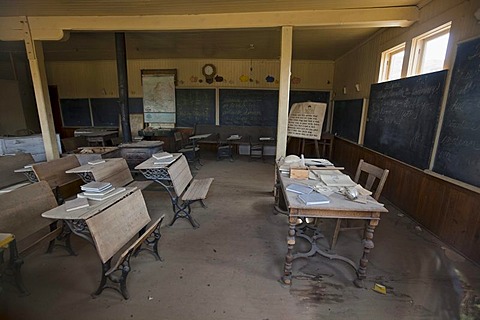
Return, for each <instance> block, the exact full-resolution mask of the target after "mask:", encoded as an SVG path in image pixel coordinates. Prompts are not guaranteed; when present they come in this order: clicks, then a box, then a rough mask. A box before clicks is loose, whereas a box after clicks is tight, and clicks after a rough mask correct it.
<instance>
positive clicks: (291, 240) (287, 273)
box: [282, 217, 297, 285]
mask: <svg viewBox="0 0 480 320" xmlns="http://www.w3.org/2000/svg"><path fill="white" fill-rule="evenodd" d="M296 224H297V218H294V217H288V237H287V248H288V250H287V255H286V256H285V267H284V272H283V277H282V282H283V283H284V284H286V285H291V284H292V263H293V247H294V246H295V225H296Z"/></svg>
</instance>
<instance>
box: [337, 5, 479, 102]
mask: <svg viewBox="0 0 480 320" xmlns="http://www.w3.org/2000/svg"><path fill="white" fill-rule="evenodd" d="M479 7H480V1H461V0H434V1H432V2H430V3H428V4H427V5H426V6H425V7H423V8H421V9H420V20H419V21H418V22H416V23H415V24H413V25H412V26H411V27H409V28H389V29H384V30H382V31H381V32H379V33H377V34H375V35H374V36H373V37H372V38H370V39H369V40H368V41H366V42H365V43H362V44H360V45H359V46H357V47H356V48H355V49H354V50H352V51H350V52H348V53H347V54H345V55H344V56H342V57H341V58H339V59H337V60H336V61H335V73H334V74H335V76H334V81H333V83H334V85H333V92H334V98H337V99H342V100H347V99H359V98H368V97H369V95H370V85H371V84H372V83H376V82H377V80H378V72H379V69H380V59H381V54H382V51H385V50H387V49H389V48H392V47H394V46H396V45H398V44H401V43H403V42H405V43H406V48H405V59H408V58H409V56H410V48H411V40H412V38H414V37H416V36H419V35H421V34H423V33H425V32H427V31H429V30H431V29H433V28H435V27H438V26H440V25H442V24H445V23H447V22H449V21H452V26H451V31H450V40H449V46H448V49H447V56H446V61H445V67H446V68H450V67H451V66H453V61H454V58H455V53H456V46H457V42H459V41H462V40H467V39H470V38H472V37H475V36H478V35H480V24H478V21H477V20H476V19H475V17H474V15H473V13H474V12H475V11H476V10H477V9H478V8H479ZM355 84H359V86H360V91H359V92H357V91H356V90H355ZM344 87H345V88H346V92H347V93H346V94H344V93H343V88H344Z"/></svg>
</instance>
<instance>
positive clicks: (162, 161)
mask: <svg viewBox="0 0 480 320" xmlns="http://www.w3.org/2000/svg"><path fill="white" fill-rule="evenodd" d="M174 161H175V158H174V157H173V156H172V157H171V158H163V159H158V160H155V161H153V164H161V165H164V166H166V165H168V164H170V163H172V162H174Z"/></svg>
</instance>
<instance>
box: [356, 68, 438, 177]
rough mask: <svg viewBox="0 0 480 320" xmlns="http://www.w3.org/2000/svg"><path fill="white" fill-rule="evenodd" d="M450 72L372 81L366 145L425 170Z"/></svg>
mask: <svg viewBox="0 0 480 320" xmlns="http://www.w3.org/2000/svg"><path fill="white" fill-rule="evenodd" d="M446 75H447V71H446V70H443V71H438V72H433V73H428V74H424V75H420V76H415V77H410V78H405V79H400V80H395V81H389V82H383V83H377V84H373V85H372V87H371V90H370V102H369V106H368V118H367V126H366V132H365V143H364V144H365V146H366V147H368V148H371V149H373V150H375V151H378V152H380V153H383V154H385V155H388V156H390V157H393V158H395V159H398V160H400V161H403V162H405V163H408V164H410V165H412V166H415V167H417V168H420V169H426V168H428V166H429V161H430V157H431V153H432V149H433V143H434V138H435V132H436V129H437V124H438V118H439V114H440V108H441V102H442V96H443V91H444V86H445V78H446Z"/></svg>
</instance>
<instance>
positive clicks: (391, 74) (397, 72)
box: [387, 50, 405, 80]
mask: <svg viewBox="0 0 480 320" xmlns="http://www.w3.org/2000/svg"><path fill="white" fill-rule="evenodd" d="M404 53H405V51H403V50H402V51H399V52H396V53H394V54H392V55H391V56H390V68H389V69H388V75H387V80H395V79H400V76H401V75H402V64H403V55H404Z"/></svg>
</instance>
